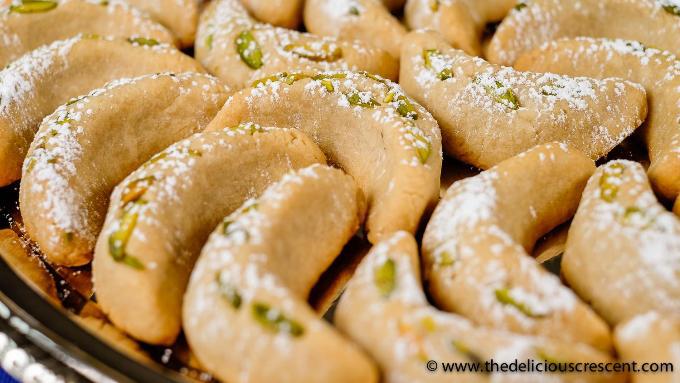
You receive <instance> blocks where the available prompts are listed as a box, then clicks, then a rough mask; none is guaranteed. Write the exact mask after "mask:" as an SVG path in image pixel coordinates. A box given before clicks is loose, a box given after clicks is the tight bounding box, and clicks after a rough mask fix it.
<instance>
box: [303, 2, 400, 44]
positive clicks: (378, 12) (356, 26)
mask: <svg viewBox="0 0 680 383" xmlns="http://www.w3.org/2000/svg"><path fill="white" fill-rule="evenodd" d="M305 27H307V29H308V30H309V31H310V32H312V33H314V34H317V35H321V36H333V37H337V38H340V39H343V40H359V41H363V42H366V43H367V44H369V45H371V46H374V47H378V48H381V49H384V50H385V51H387V52H389V54H390V55H392V57H395V58H399V54H400V51H401V40H402V39H403V38H404V36H405V35H406V28H404V26H403V25H401V23H400V22H399V20H397V19H396V18H395V17H394V16H392V14H390V11H389V9H387V8H386V7H385V4H383V1H381V0H307V1H306V2H305Z"/></svg>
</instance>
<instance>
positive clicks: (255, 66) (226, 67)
mask: <svg viewBox="0 0 680 383" xmlns="http://www.w3.org/2000/svg"><path fill="white" fill-rule="evenodd" d="M196 39H197V41H196V58H197V59H198V61H200V62H201V63H202V64H203V65H204V66H205V67H206V68H207V69H208V70H209V71H210V72H211V73H214V74H215V75H216V76H217V77H219V78H220V79H221V80H222V81H224V82H225V83H227V84H228V85H229V86H231V87H232V88H234V89H241V88H245V87H248V86H250V85H251V84H252V83H253V81H255V80H257V79H259V78H262V77H267V76H271V75H273V74H275V73H278V72H283V71H288V72H295V71H306V70H311V71H319V70H339V69H349V70H365V71H368V72H371V73H376V74H379V75H381V76H385V77H387V78H390V79H396V78H397V75H398V72H399V63H398V62H397V60H395V59H394V58H392V57H391V56H390V55H389V54H388V53H387V52H384V51H382V50H380V49H377V48H371V47H368V46H366V45H364V44H361V43H356V42H344V41H338V40H336V39H332V38H323V37H319V36H315V35H312V34H309V33H300V32H297V31H291V30H288V29H283V28H275V27H272V26H271V25H268V24H262V23H258V22H256V21H255V20H254V19H253V18H252V17H250V15H248V12H247V11H246V9H245V8H244V7H243V6H242V5H241V3H240V2H239V0H215V1H212V2H211V3H210V4H209V5H208V6H207V7H206V9H205V11H204V12H203V14H202V15H201V20H200V23H199V26H198V34H197V37H196Z"/></svg>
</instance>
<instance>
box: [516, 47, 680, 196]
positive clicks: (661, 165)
mask: <svg viewBox="0 0 680 383" xmlns="http://www.w3.org/2000/svg"><path fill="white" fill-rule="evenodd" d="M515 68H517V69H519V70H528V71H532V72H551V73H560V74H566V75H570V76H575V75H578V76H588V77H594V78H606V77H620V78H625V79H627V80H630V81H633V82H636V83H639V84H642V85H643V86H644V87H645V89H646V91H647V95H648V97H649V116H648V119H647V123H646V124H645V126H644V127H643V130H642V133H643V135H644V138H645V141H646V143H647V149H648V152H649V157H650V159H651V166H650V168H649V177H650V180H651V181H652V185H654V188H655V189H656V190H657V191H658V192H659V193H661V194H662V195H663V196H664V197H666V198H668V199H670V200H675V199H676V197H677V196H678V194H680V61H678V58H677V57H676V56H674V55H673V54H671V53H669V52H666V51H660V50H658V49H652V48H647V47H645V46H643V45H642V44H640V43H638V42H635V41H627V40H608V39H594V38H587V37H582V38H575V39H562V40H558V41H553V42H550V43H548V44H545V45H543V46H542V47H540V48H539V49H536V50H534V51H531V52H527V53H526V54H524V55H522V56H520V58H519V59H518V60H517V62H516V63H515Z"/></svg>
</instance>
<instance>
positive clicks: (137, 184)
mask: <svg viewBox="0 0 680 383" xmlns="http://www.w3.org/2000/svg"><path fill="white" fill-rule="evenodd" d="M155 181H156V177H154V176H149V177H143V178H139V179H136V180H134V181H132V182H130V183H129V184H128V185H127V186H126V187H125V190H124V191H123V197H122V198H121V201H122V202H123V204H128V203H131V202H137V201H139V199H140V198H141V197H142V196H143V195H144V193H146V191H147V190H148V189H149V187H150V186H151V185H152V184H153V183H154V182H155Z"/></svg>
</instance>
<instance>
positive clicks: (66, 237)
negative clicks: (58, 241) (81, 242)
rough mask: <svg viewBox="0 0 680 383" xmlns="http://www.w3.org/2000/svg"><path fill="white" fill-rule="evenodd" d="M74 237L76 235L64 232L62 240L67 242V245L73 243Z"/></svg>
mask: <svg viewBox="0 0 680 383" xmlns="http://www.w3.org/2000/svg"><path fill="white" fill-rule="evenodd" d="M74 235H75V234H73V232H72V231H67V232H64V233H63V234H62V235H61V238H62V239H63V240H64V242H67V243H68V242H71V241H73V238H74Z"/></svg>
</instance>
